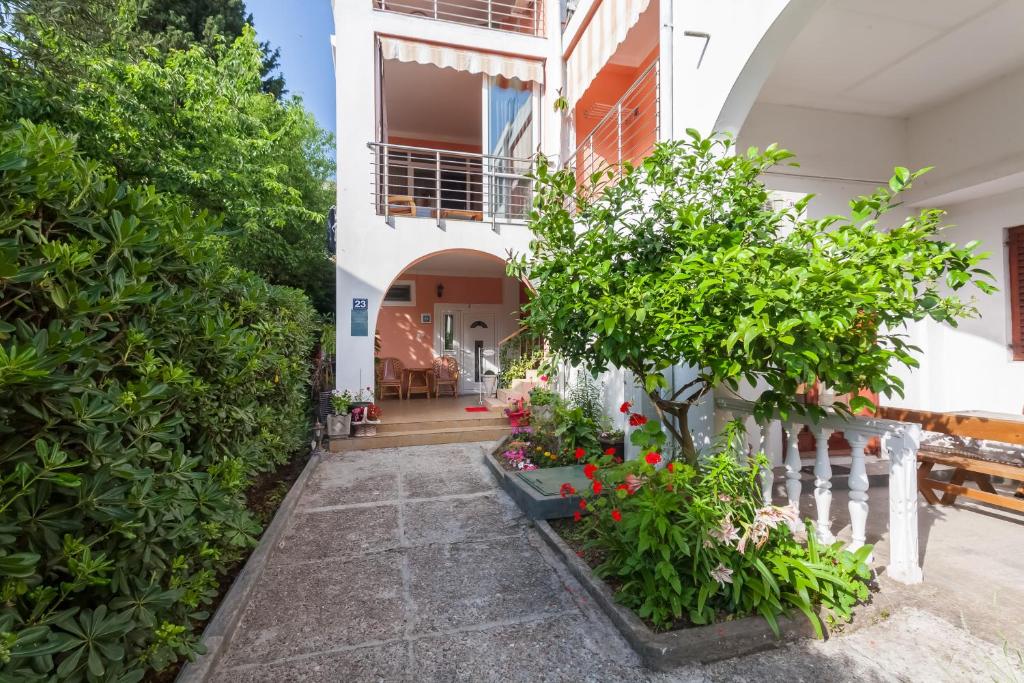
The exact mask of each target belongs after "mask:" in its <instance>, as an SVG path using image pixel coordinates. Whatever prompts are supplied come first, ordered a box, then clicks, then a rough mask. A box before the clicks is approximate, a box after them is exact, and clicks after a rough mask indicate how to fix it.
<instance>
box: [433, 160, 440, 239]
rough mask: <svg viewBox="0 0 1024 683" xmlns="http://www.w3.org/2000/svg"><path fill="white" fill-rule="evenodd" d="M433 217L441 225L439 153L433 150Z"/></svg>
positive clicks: (438, 225)
mask: <svg viewBox="0 0 1024 683" xmlns="http://www.w3.org/2000/svg"><path fill="white" fill-rule="evenodd" d="M434 219H435V220H436V221H437V227H439V228H440V227H441V153H440V152H434Z"/></svg>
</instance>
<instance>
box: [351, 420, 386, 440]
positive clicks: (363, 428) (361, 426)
mask: <svg viewBox="0 0 1024 683" xmlns="http://www.w3.org/2000/svg"><path fill="white" fill-rule="evenodd" d="M379 424H380V420H363V421H362V422H357V423H355V435H356V436H377V425H379Z"/></svg>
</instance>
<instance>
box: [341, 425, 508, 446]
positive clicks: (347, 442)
mask: <svg viewBox="0 0 1024 683" xmlns="http://www.w3.org/2000/svg"><path fill="white" fill-rule="evenodd" d="M382 426H383V425H382ZM508 434H509V427H508V424H507V422H506V424H505V425H504V426H502V427H496V426H488V425H484V426H475V425H474V426H463V425H453V424H451V423H449V424H448V425H447V426H446V427H444V428H441V429H414V430H406V431H393V432H381V431H380V428H378V430H377V435H376V436H363V437H359V438H350V439H331V443H330V450H331V452H332V453H347V452H350V451H367V450H370V449H373V448H401V447H403V446H431V445H438V444H446V443H469V442H473V441H498V440H500V439H503V438H505V437H506V436H508Z"/></svg>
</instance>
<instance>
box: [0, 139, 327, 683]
mask: <svg viewBox="0 0 1024 683" xmlns="http://www.w3.org/2000/svg"><path fill="white" fill-rule="evenodd" d="M98 169H99V166H98V165H97V164H95V163H94V162H91V161H89V160H87V159H84V158H82V156H81V155H80V154H78V153H77V152H76V151H75V148H74V142H73V140H72V139H70V138H68V137H65V136H62V135H60V134H58V133H57V132H56V131H55V130H54V129H52V128H49V127H45V126H34V125H32V124H29V123H25V122H22V123H21V124H19V125H18V126H16V127H14V128H12V129H10V130H7V131H5V132H2V133H0V594H2V598H0V681H7V680H11V681H14V680H17V681H30V680H36V679H43V678H47V679H49V678H51V677H53V676H56V677H57V678H60V679H71V680H125V681H134V680H139V679H141V678H142V677H143V675H144V674H145V672H147V671H151V670H159V669H161V668H164V667H166V666H167V665H168V664H169V663H171V662H172V661H174V660H175V659H178V658H180V657H181V656H182V655H186V654H188V653H190V652H192V651H194V650H195V648H196V642H197V636H198V634H197V633H196V630H197V629H196V626H197V624H198V623H200V622H201V621H202V620H203V619H204V618H205V617H206V616H207V613H206V610H207V609H208V607H209V605H210V602H211V600H212V599H213V597H214V595H215V593H216V590H217V585H218V574H219V573H220V572H222V571H223V570H224V569H225V567H227V566H228V565H230V564H231V563H232V562H234V561H236V560H238V559H239V558H241V557H242V556H243V554H244V553H245V552H246V550H247V549H248V548H250V547H251V546H252V545H253V544H254V542H255V539H256V537H257V536H258V534H259V533H260V527H259V525H258V524H257V523H256V521H255V520H254V518H253V517H252V515H250V514H249V513H248V511H247V510H246V506H245V490H246V488H247V486H248V484H249V481H250V478H251V476H252V475H253V474H254V473H256V472H259V471H265V470H268V469H271V468H273V467H274V466H275V465H276V464H278V463H280V462H282V461H284V460H285V459H286V458H287V457H288V456H289V455H290V454H291V453H293V452H295V450H296V449H297V448H299V447H301V445H302V443H303V442H304V440H305V439H306V438H307V434H308V432H307V422H306V420H307V415H308V412H307V405H306V396H307V384H308V358H309V353H310V350H311V345H312V341H313V340H312V336H313V334H314V332H315V327H316V325H315V313H314V311H313V310H312V308H311V306H310V305H309V302H308V299H307V297H306V296H305V295H304V294H303V293H302V292H300V291H298V290H293V289H288V288H283V287H276V286H270V285H267V284H266V283H265V282H264V281H263V280H261V279H260V278H259V277H257V276H255V275H252V274H251V273H248V272H246V271H243V270H239V269H237V268H235V267H233V266H231V265H229V263H228V259H227V258H226V257H225V255H224V254H223V252H224V250H225V248H224V243H223V240H222V239H221V238H219V237H217V236H216V229H217V226H216V225H215V224H214V223H213V222H212V221H211V220H210V219H209V218H208V217H206V216H205V215H203V214H200V215H198V216H195V215H192V213H191V212H190V211H189V210H188V207H187V206H185V205H182V204H180V203H177V201H176V200H169V199H167V198H165V197H162V196H161V195H160V194H159V193H157V192H156V191H155V190H153V189H152V188H149V187H129V186H126V185H124V184H118V183H117V182H116V181H114V180H112V179H111V178H110V177H109V176H107V175H105V174H104V173H102V172H100V171H99V170H98Z"/></svg>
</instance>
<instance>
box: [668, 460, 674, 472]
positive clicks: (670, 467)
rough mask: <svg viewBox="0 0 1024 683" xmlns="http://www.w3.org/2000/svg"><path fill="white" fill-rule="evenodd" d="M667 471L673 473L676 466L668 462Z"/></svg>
mask: <svg viewBox="0 0 1024 683" xmlns="http://www.w3.org/2000/svg"><path fill="white" fill-rule="evenodd" d="M668 471H669V472H675V471H676V464H675V463H674V462H670V463H669V464H668Z"/></svg>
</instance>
